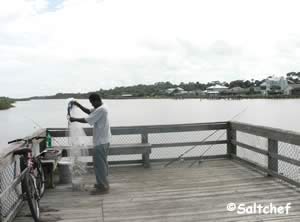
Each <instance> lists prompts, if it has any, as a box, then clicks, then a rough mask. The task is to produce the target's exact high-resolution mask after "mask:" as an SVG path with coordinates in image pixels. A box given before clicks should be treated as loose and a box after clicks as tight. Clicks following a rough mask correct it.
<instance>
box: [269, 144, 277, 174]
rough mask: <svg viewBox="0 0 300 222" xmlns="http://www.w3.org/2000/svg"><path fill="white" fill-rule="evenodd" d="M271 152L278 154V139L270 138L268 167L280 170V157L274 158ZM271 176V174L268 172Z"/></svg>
mask: <svg viewBox="0 0 300 222" xmlns="http://www.w3.org/2000/svg"><path fill="white" fill-rule="evenodd" d="M271 153H274V154H278V141H277V140H273V139H268V169H269V170H271V171H273V172H276V173H277V172H278V159H277V158H273V157H272V156H271ZM268 175H269V176H270V174H268Z"/></svg>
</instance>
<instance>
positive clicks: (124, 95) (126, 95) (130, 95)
mask: <svg viewBox="0 0 300 222" xmlns="http://www.w3.org/2000/svg"><path fill="white" fill-rule="evenodd" d="M121 97H124V98H126V97H132V94H129V93H128V94H122V95H121Z"/></svg>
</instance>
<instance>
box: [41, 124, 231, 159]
mask: <svg viewBox="0 0 300 222" xmlns="http://www.w3.org/2000/svg"><path fill="white" fill-rule="evenodd" d="M227 128H228V122H215V123H194V124H174V125H144V126H122V127H112V128H111V132H112V135H113V137H114V136H124V137H126V136H132V135H139V137H140V139H139V141H135V142H132V143H137V142H139V143H150V144H151V147H152V148H153V149H157V148H173V150H175V149H176V147H190V146H197V147H198V146H199V147H200V146H213V145H224V146H226V145H227V144H228V143H227V139H226V137H224V139H222V140H213V139H212V138H208V139H206V140H203V138H201V137H200V136H201V135H199V137H195V138H194V141H191V142H190V141H180V138H178V137H180V135H179V136H176V138H174V139H176V140H177V141H176V142H164V141H158V140H154V139H151V138H149V137H151V136H152V135H155V134H156V135H157V134H159V135H167V134H172V133H192V132H197V131H198V132H199V133H200V132H203V131H221V130H223V131H224V133H226V130H227ZM47 131H48V132H49V133H50V134H51V136H52V137H54V138H58V137H60V138H62V137H66V135H68V129H67V128H48V129H47ZM84 131H85V133H86V135H87V136H92V128H85V129H84ZM181 137H183V135H181ZM57 145H58V146H67V144H64V142H59V143H58V144H57ZM226 156H227V154H226V152H224V154H222V155H211V156H210V157H207V158H226ZM172 158H174V157H171V158H159V157H158V158H152V159H151V161H162V160H164V161H166V160H170V159H172ZM195 158H198V155H197V156H194V157H188V158H186V159H195ZM114 162H116V163H118V164H119V163H137V162H139V161H136V160H126V161H110V163H111V164H113V163H114Z"/></svg>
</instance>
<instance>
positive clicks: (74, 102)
mask: <svg viewBox="0 0 300 222" xmlns="http://www.w3.org/2000/svg"><path fill="white" fill-rule="evenodd" d="M71 104H72V105H73V106H79V103H78V102H77V101H76V100H73V101H72V102H71Z"/></svg>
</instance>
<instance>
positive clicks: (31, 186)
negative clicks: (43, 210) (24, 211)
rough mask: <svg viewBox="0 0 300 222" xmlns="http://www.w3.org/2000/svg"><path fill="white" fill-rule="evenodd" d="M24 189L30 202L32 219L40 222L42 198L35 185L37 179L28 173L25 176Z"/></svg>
mask: <svg viewBox="0 0 300 222" xmlns="http://www.w3.org/2000/svg"><path fill="white" fill-rule="evenodd" d="M24 189H25V193H26V198H27V201H28V205H29V208H30V212H31V215H32V218H33V219H34V221H35V222H39V218H40V203H39V202H40V200H39V199H40V198H39V194H38V191H37V189H36V185H35V178H34V176H33V175H32V174H30V173H28V172H27V174H26V175H25V178H24Z"/></svg>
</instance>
